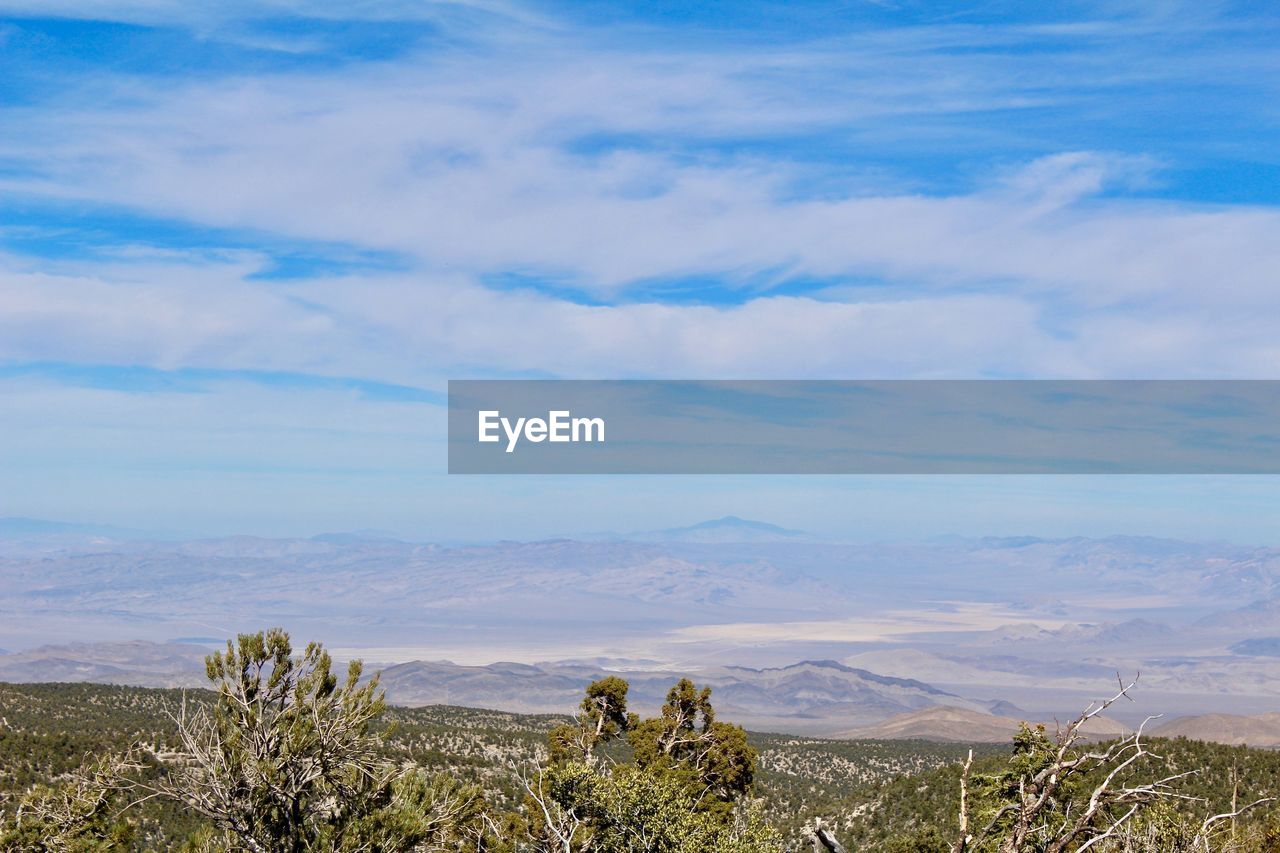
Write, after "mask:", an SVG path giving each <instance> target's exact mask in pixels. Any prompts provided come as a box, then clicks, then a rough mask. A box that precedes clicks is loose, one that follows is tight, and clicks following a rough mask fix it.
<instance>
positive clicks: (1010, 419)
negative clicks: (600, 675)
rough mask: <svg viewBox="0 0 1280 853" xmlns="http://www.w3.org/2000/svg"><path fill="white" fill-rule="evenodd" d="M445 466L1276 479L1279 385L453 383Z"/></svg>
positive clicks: (465, 469) (495, 470)
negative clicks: (1262, 476)
mask: <svg viewBox="0 0 1280 853" xmlns="http://www.w3.org/2000/svg"><path fill="white" fill-rule="evenodd" d="M449 472H450V473H451V474H1277V473H1280V381H1272V380H1265V381H1263V380H1152V381H1146V380H1105V381H1103V380H1099V381H1092V380H1089V381H1084V380H1080V381H1077V380H1011V381H989V380H885V381H782V380H761V381H738V382H726V381H706V382H702V381H649V380H621V381H613V380H600V381H596V380H452V381H450V382H449Z"/></svg>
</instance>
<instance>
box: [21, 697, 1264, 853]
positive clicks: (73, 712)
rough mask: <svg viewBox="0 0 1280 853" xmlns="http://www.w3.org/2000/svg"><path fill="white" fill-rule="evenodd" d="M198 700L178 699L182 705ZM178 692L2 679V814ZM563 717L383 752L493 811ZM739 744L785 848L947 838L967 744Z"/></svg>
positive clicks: (416, 735)
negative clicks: (820, 837) (756, 755)
mask: <svg viewBox="0 0 1280 853" xmlns="http://www.w3.org/2000/svg"><path fill="white" fill-rule="evenodd" d="M206 695H207V694H205V693H203V692H202V691H186V693H185V696H186V700H187V701H188V702H192V701H195V702H198V701H202V700H203V697H204V696H206ZM183 696H184V693H183V692H181V691H176V690H157V689H147V688H132V687H119V686H103V685H90V684H28V685H11V684H0V725H2V727H0V808H3V807H4V805H3V804H4V803H5V802H6V801H7V797H8V796H9V795H12V794H13V793H14V792H16V791H19V790H21V789H23V788H25V787H27V786H29V785H30V784H32V783H34V782H40V781H48V780H50V779H52V778H54V777H56V776H57V775H59V774H61V773H63V772H65V771H67V770H69V769H71V768H73V767H75V766H76V765H77V764H78V763H79V762H80V761H81V759H82V758H83V757H84V756H86V755H96V754H103V753H104V752H109V751H113V750H122V749H123V748H125V747H126V746H127V745H128V744H131V743H135V742H144V743H148V744H152V745H153V746H154V747H156V748H163V747H164V746H165V745H166V744H167V743H169V742H170V739H171V738H172V735H173V724H172V720H171V718H170V717H169V714H171V713H173V712H174V711H175V710H176V709H177V708H178V705H179V703H180V702H181V701H182V700H183ZM988 716H989V715H988ZM916 718H917V723H918V725H917V727H916V728H914V729H910V730H908V729H907V728H906V727H905V726H904V725H902V723H901V722H899V723H898V724H896V726H895V727H892V728H893V731H894V733H895V734H896V735H897V736H902V735H905V734H919V735H921V736H925V735H927V734H928V731H927V730H926V729H925V728H924V727H923V722H922V721H927V720H930V719H934V720H935V722H936V721H942V722H943V723H946V722H951V723H954V722H955V721H960V722H961V723H964V724H972V723H973V721H974V720H975V719H976V718H975V716H974V714H973V712H969V711H965V710H963V709H961V710H955V709H934V710H931V711H926V712H923V713H920V714H917V715H916ZM563 719H564V718H563V717H561V716H556V715H524V714H512V713H505V712H497V711H487V710H478V709H474V708H463V707H455V706H443V705H433V706H425V707H420V708H402V707H392V708H391V709H389V711H388V713H387V716H386V719H385V722H386V723H388V724H391V725H392V726H393V729H392V734H391V738H390V741H389V744H388V749H390V750H391V751H392V752H393V753H395V754H397V755H400V756H403V757H404V758H406V759H411V760H413V761H414V762H416V763H418V764H420V765H421V766H423V767H426V768H428V769H430V770H448V771H449V772H450V773H451V774H453V775H455V776H458V777H459V778H462V779H467V780H474V781H478V782H482V783H484V785H485V786H486V788H487V789H489V790H490V791H491V792H493V794H494V796H496V797H498V801H499V802H503V801H505V802H508V803H514V801H515V796H516V791H515V787H514V785H513V782H512V777H511V775H510V767H511V766H522V765H526V766H527V765H528V764H529V763H530V762H533V761H535V760H537V759H538V758H539V757H540V756H542V755H543V754H544V752H543V745H544V743H545V737H546V733H547V731H548V730H549V729H550V728H551V727H552V726H554V725H555V724H557V723H558V722H560V721H562V720H563ZM993 719H999V718H993ZM889 728H890V727H886V728H885V729H883V730H884V731H889ZM977 730H978V731H982V730H981V729H977ZM750 740H751V742H752V744H753V745H754V746H755V747H756V748H757V749H759V750H760V772H759V777H758V784H757V789H756V793H757V795H758V796H760V797H761V798H762V801H763V804H764V807H765V811H766V814H767V815H768V816H769V818H770V820H771V821H773V822H775V823H776V824H777V825H779V826H780V827H783V828H784V829H786V830H787V831H788V832H789V833H790V837H791V838H792V839H793V841H794V842H795V843H799V839H800V837H801V836H800V832H801V830H802V828H803V827H805V826H809V825H812V821H813V819H814V818H815V817H822V818H823V819H824V820H825V821H826V822H827V823H828V824H829V825H833V826H838V827H840V828H841V835H842V838H843V839H845V841H846V843H848V844H851V845H856V846H851V847H850V849H883V847H884V845H885V844H886V843H887V842H888V841H889V840H890V839H904V838H910V837H912V836H913V835H915V834H918V833H928V832H942V833H944V834H945V833H947V832H951V831H952V829H953V828H952V827H951V822H952V821H953V820H954V818H953V816H954V814H955V802H954V799H955V796H956V790H957V786H956V782H957V776H958V772H959V771H958V767H959V763H960V762H961V760H962V758H963V756H964V754H965V753H966V751H967V750H968V749H969V748H970V747H969V746H968V745H963V744H959V743H937V742H929V741H925V740H869V739H849V740H843V739H823V738H804V737H793V736H786V735H773V734H763V733H754V734H751V735H750ZM1153 744H1154V749H1155V751H1156V752H1157V753H1158V754H1159V755H1160V756H1162V759H1161V760H1160V767H1161V768H1164V767H1168V768H1174V769H1195V768H1200V767H1203V768H1206V770H1205V772H1203V773H1200V774H1198V775H1196V776H1194V777H1192V778H1190V779H1189V780H1187V781H1186V783H1185V790H1186V793H1188V794H1189V795H1193V796H1197V797H1204V798H1205V799H1206V802H1207V803H1208V804H1209V805H1210V806H1212V807H1215V808H1216V807H1219V806H1222V805H1224V804H1225V803H1226V802H1227V801H1229V799H1230V797H1231V781H1230V780H1231V779H1232V778H1233V777H1232V775H1231V774H1232V773H1233V772H1235V773H1237V774H1238V775H1239V778H1240V779H1241V784H1242V789H1241V792H1240V796H1241V797H1242V798H1243V797H1245V796H1250V797H1252V796H1255V795H1256V796H1261V795H1264V794H1274V793H1276V792H1278V791H1280V753H1277V752H1272V751H1264V750H1257V749H1248V748H1245V747H1230V746H1218V745H1213V744H1207V743H1201V742H1196V741H1188V740H1157V741H1154V742H1153ZM973 748H974V750H975V753H976V755H977V757H978V758H977V761H978V764H977V767H976V769H975V772H983V773H987V772H992V771H994V770H995V769H996V768H998V767H999V766H1001V764H1002V762H1003V761H1004V758H1003V756H1005V755H1007V752H1008V747H1007V746H1006V745H1004V744H994V743H992V744H982V743H979V744H974V745H973ZM1153 760H1154V759H1153ZM1148 769H1150V768H1148ZM1197 807H1198V806H1197ZM143 823H144V829H145V832H144V836H143V837H144V840H145V842H146V843H147V844H148V845H150V849H155V848H165V847H169V846H172V845H173V843H174V841H175V839H177V838H179V837H181V836H182V835H183V833H185V832H189V831H190V830H191V829H192V824H191V822H190V819H189V818H188V817H187V816H185V815H183V814H180V813H177V812H175V811H172V810H169V809H166V808H164V807H161V806H158V805H151V806H148V807H147V809H146V810H145V812H144V822H143ZM922 849H932V848H927V847H926V848H922Z"/></svg>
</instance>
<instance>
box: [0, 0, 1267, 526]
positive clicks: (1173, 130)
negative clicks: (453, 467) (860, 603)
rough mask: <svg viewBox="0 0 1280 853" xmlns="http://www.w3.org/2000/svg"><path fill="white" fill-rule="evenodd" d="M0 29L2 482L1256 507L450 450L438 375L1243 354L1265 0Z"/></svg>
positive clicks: (144, 516)
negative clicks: (685, 474) (535, 475)
mask: <svg viewBox="0 0 1280 853" xmlns="http://www.w3.org/2000/svg"><path fill="white" fill-rule="evenodd" d="M0 19H2V20H0V395H2V396H0V400H3V404H4V405H3V409H0V515H4V514H13V515H35V516H44V517H55V518H69V519H71V520H98V521H103V522H111V523H116V524H125V525H129V526H140V527H161V528H167V529H181V530H191V531H199V532H229V531H233V530H235V531H252V532H264V533H286V532H287V533H294V532H315V531H317V530H322V529H335V528H348V529H349V528H356V527H382V528H388V527H389V528H392V529H399V530H402V531H404V532H406V533H415V534H420V535H441V536H445V535H449V534H450V533H457V534H459V535H464V536H476V535H486V534H487V535H519V536H525V535H542V534H549V533H562V532H572V531H576V530H584V529H603V528H611V529H629V528H645V527H665V526H670V525H671V524H675V523H683V522H687V521H692V520H696V519H697V518H700V517H704V516H714V515H722V514H728V513H734V514H738V515H756V516H763V517H766V518H768V519H770V520H775V521H778V522H780V523H786V524H788V525H789V526H796V527H806V526H809V527H812V526H818V527H822V528H824V529H826V530H829V531H833V532H834V531H842V530H853V529H855V528H860V527H861V528H867V529H868V530H869V531H870V532H874V531H878V530H886V529H898V528H901V529H903V530H910V529H914V528H915V527H919V526H924V527H927V528H928V530H924V531H922V532H926V533H928V532H952V531H953V530H957V529H959V530H961V531H962V532H985V531H986V530H988V529H991V530H992V531H993V532H995V530H994V529H995V528H999V529H1000V530H1006V531H1009V532H1022V531H1023V530H1026V531H1029V532H1108V531H1109V530H1110V528H1121V529H1130V528H1133V529H1134V532H1174V531H1185V530H1186V529H1187V528H1188V525H1189V524H1194V525H1197V527H1196V528H1195V529H1196V530H1197V531H1201V532H1202V533H1203V535H1205V536H1211V535H1229V536H1231V537H1232V538H1242V539H1249V538H1254V539H1262V538H1267V539H1269V538H1270V537H1272V536H1273V534H1271V533H1270V532H1269V529H1270V528H1269V525H1268V524H1267V523H1266V519H1267V517H1268V516H1269V515H1271V516H1272V517H1273V513H1274V511H1275V509H1276V506H1275V505H1274V501H1273V499H1272V498H1271V497H1270V495H1271V494H1272V493H1273V492H1274V491H1275V490H1274V489H1267V488H1260V487H1258V485H1257V483H1258V482H1260V481H1252V482H1253V483H1254V485H1240V486H1237V485H1232V483H1234V482H1235V481H1228V480H1216V481H1213V482H1212V483H1210V482H1209V481H1207V480H1186V481H1182V482H1180V483H1179V484H1177V485H1176V487H1175V486H1172V485H1170V483H1169V482H1168V481H1163V482H1161V483H1154V482H1148V481H1126V482H1120V481H1114V480H1111V481H1108V480H1097V481H1093V482H1090V483H1089V484H1080V483H1074V482H1073V483H1068V482H1059V483H1058V485H1056V486H1053V485H1048V484H1049V483H1050V482H1051V481H1039V482H1032V481H1029V480H1020V481H1018V482H1016V483H1015V482H1009V483H1004V484H1001V485H999V486H998V487H997V486H993V485H992V483H991V482H989V481H977V480H975V481H972V482H971V483H970V485H969V486H965V482H967V481H962V480H954V479H953V480H948V481H946V482H941V481H938V482H935V481H928V480H920V481H912V484H911V486H910V488H907V486H906V485H904V484H903V483H898V484H896V485H890V484H886V483H884V482H882V481H869V480H867V481H855V480H852V479H849V480H829V481H827V480H824V481H821V482H819V481H806V480H796V481H790V480H788V481H783V480H778V479H761V480H752V481H751V482H750V483H749V484H748V483H747V482H745V481H741V480H737V481H709V480H701V479H699V480H692V479H689V480H680V479H675V480H663V481H644V482H638V481H635V480H627V479H618V480H596V479H592V480H572V481H569V480H560V481H549V480H541V479H531V480H524V481H520V482H510V481H499V480H487V481H469V482H465V483H463V482H459V481H458V480H457V479H456V478H455V479H452V480H450V479H449V478H447V477H445V476H443V474H442V471H443V468H444V448H443V441H442V438H443V437H442V433H443V428H444V415H443V410H442V409H441V406H440V398H441V394H442V392H443V390H444V383H445V381H446V380H447V379H448V378H450V377H455V378H456V377H489V376H501V377H505V376H534V377H544V376H545V377H584V378H585V377H590V378H627V377H654V378H665V377H670V378H721V377H735V378H791V377H794V378H912V377H992V378H1002V377H1070V378H1101V377H1138V378H1145V377H1151V378H1163V377H1195V378H1212V377H1231V378H1246V377H1265V378H1280V344H1278V343H1277V341H1280V292H1278V290H1277V285H1278V284H1280V210H1278V207H1280V144H1278V143H1280V139H1278V137H1280V133H1278V130H1280V92H1277V89H1278V88H1280V53H1278V52H1277V51H1276V50H1275V49H1274V46H1275V44H1277V38H1278V37H1280V13H1278V12H1277V11H1276V10H1275V8H1274V6H1272V5H1271V4H1265V3H1253V4H1249V3H1212V2H1209V3H1205V2H1199V3H1190V2H1186V3H1184V2H1151V3H1141V2H1120V3H1115V2H1109V3H1062V4H1030V3H999V2H996V3H980V4H979V3H935V2H931V3H924V2H916V3H913V2H901V3H894V2H869V0H868V2H856V0H847V2H821V3H778V2H760V3H757V2H749V0H748V1H746V2H717V3H696V4H695V3H674V2H649V3H620V2H576V3H542V2H534V3H507V2H501V0H494V1H493V2H490V0H476V2H461V3H435V2H422V1H421V0H417V1H416V2H410V1H409V0H387V2H370V3H359V4H352V3H338V2H323V0H317V2H307V0H264V2H255V3H247V2H222V3H215V4H191V3H184V2H177V0H131V2H112V0H39V2H37V0H25V2H24V0H0ZM903 482H904V483H905V481H903ZM887 490H889V491H887ZM1099 490H1102V493H1105V494H1106V495H1111V496H1112V497H1111V498H1105V497H1100V494H1101V493H1100V492H1099ZM1170 492H1172V493H1174V494H1177V495H1179V496H1180V498H1179V499H1178V500H1177V501H1173V502H1172V503H1171V502H1170V500H1169V498H1168V494H1169V493H1170ZM890 493H892V494H893V495H902V494H908V495H914V498H912V499H909V500H908V499H901V500H899V499H890V498H888V497H886V496H887V495H889V494H890ZM958 494H964V495H966V497H957V495H958ZM1237 494H1241V495H1248V496H1249V502H1248V506H1250V507H1254V508H1255V510H1254V511H1247V512H1246V511H1241V510H1240V507H1239V506H1238V503H1239V501H1238V500H1237V499H1235V498H1232V497H1231V496H1232V495H1237ZM833 496H834V497H833ZM989 501H995V502H996V503H995V504H989V503H988V502H989ZM997 504H998V506H999V508H998V509H997V507H996V505H997ZM1228 505H1229V506H1232V507H1234V508H1235V509H1236V511H1235V512H1232V513H1228V512H1222V513H1221V517H1220V518H1219V514H1218V510H1216V509H1214V508H1217V507H1223V506H1228ZM833 506H841V507H843V509H841V510H839V511H837V510H836V509H833V508H832V507H833ZM973 506H983V507H985V508H986V509H984V513H985V514H983V513H977V512H974V511H972V510H970V509H964V508H963V507H973ZM1099 506H1106V507H1108V508H1109V509H1108V510H1107V511H1105V512H1099V511H1096V508H1097V507H1099ZM1122 506H1123V507H1128V508H1129V509H1128V510H1126V511H1125V512H1123V513H1121V512H1120V511H1119V510H1118V509H1117V507H1122ZM1153 507H1159V508H1160V509H1159V511H1156V510H1154V509H1153ZM868 514H869V515H868ZM1215 519H1216V520H1215ZM806 521H807V522H808V524H806Z"/></svg>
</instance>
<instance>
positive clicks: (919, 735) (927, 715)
mask: <svg viewBox="0 0 1280 853" xmlns="http://www.w3.org/2000/svg"><path fill="white" fill-rule="evenodd" d="M1024 719H1025V718H1019V717H1008V716H998V715H996V714H984V713H982V712H980V711H974V710H971V709H968V708H957V707H948V706H937V707H933V708H926V709H924V710H921V711H910V712H908V713H905V714H898V715H897V716H894V717H890V718H889V719H887V720H885V721H884V722H883V723H879V724H877V725H874V726H866V727H864V728H859V729H850V730H849V731H846V732H842V733H841V734H840V735H839V737H848V738H871V739H877V740H931V741H941V742H950V743H1008V742H1009V740H1010V739H1011V738H1012V737H1013V735H1014V733H1015V732H1017V731H1018V727H1019V726H1020V725H1022V722H1023V720H1024ZM1029 722H1032V723H1034V722H1036V721H1029ZM1042 724H1043V725H1044V726H1045V730H1046V731H1050V732H1052V731H1054V730H1055V728H1054V727H1055V725H1056V724H1055V723H1054V722H1053V721H1048V722H1043V723H1042ZM1080 730H1081V732H1083V737H1084V739H1086V740H1106V739H1110V738H1117V737H1124V736H1125V735H1127V734H1129V732H1130V731H1131V730H1130V729H1129V727H1128V726H1125V725H1123V724H1121V723H1117V722H1115V721H1114V720H1109V719H1107V718H1106V717H1094V718H1093V719H1092V720H1089V722H1088V723H1086V724H1085V725H1084V726H1082V727H1081V729H1080ZM1173 736H1174V735H1170V737H1173Z"/></svg>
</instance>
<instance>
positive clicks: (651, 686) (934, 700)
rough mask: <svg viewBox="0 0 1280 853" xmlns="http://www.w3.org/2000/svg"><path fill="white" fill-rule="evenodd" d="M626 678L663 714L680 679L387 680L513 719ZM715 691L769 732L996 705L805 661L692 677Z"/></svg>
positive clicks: (481, 674) (530, 671) (531, 669)
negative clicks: (516, 714) (929, 710)
mask: <svg viewBox="0 0 1280 853" xmlns="http://www.w3.org/2000/svg"><path fill="white" fill-rule="evenodd" d="M609 674H618V675H621V676H622V677H624V678H626V679H627V681H628V682H629V683H630V685H631V691H630V693H629V697H630V699H629V701H630V703H631V704H632V705H634V706H635V707H636V708H637V709H639V710H642V711H645V712H647V713H650V714H652V713H655V712H656V711H657V710H658V708H659V707H661V705H662V703H663V701H664V699H665V697H666V693H667V691H668V690H669V689H670V688H671V687H672V685H674V684H675V682H676V681H677V680H678V679H679V678H680V677H681V675H682V673H681V672H679V671H670V670H645V671H625V672H620V673H610V672H608V671H606V670H601V669H596V668H593V667H585V666H580V665H574V664H554V663H553V664H540V665H537V666H530V665H525V664H510V663H499V664H491V665H489V666H458V665H456V664H451V663H447V662H428V661H414V662H412V663H406V664H400V665H397V666H391V667H388V668H387V669H385V670H384V671H383V673H382V684H383V685H384V686H385V687H386V689H387V697H388V699H389V701H391V702H394V703H395V704H398V705H409V706H415V705H430V704H453V705H471V706H476V707H485V708H488V707H497V708H501V709H503V710H511V711H521V712H526V713H536V712H561V713H563V712H565V711H569V710H572V709H573V708H574V707H576V705H577V703H578V702H579V701H581V698H582V692H583V689H584V688H585V687H586V685H588V684H589V683H591V682H592V681H595V680H597V679H599V678H603V677H604V676H606V675H609ZM688 675H689V677H690V678H692V679H693V680H694V681H695V682H696V683H697V684H699V685H700V686H709V687H711V688H712V701H713V702H714V703H715V705H716V708H717V709H718V711H719V712H720V713H721V714H722V715H723V716H724V718H725V719H729V720H734V721H735V722H739V723H742V724H744V725H747V726H749V727H751V728H754V729H757V730H763V731H783V732H788V733H794V734H830V733H832V732H835V731H839V730H841V729H845V728H849V727H851V726H854V725H860V724H866V723H870V722H873V721H877V720H883V719H885V718H887V717H890V716H892V715H894V714H898V713H901V712H903V711H908V710H915V709H920V708H931V707H935V706H939V705H945V706H949V707H956V708H965V709H972V710H979V711H984V710H988V709H990V708H992V707H994V706H995V705H996V704H997V703H995V702H994V701H991V702H985V701H978V700H972V699H965V698H963V697H960V696H956V695H954V694H952V693H948V692H946V691H943V690H939V689H937V688H935V687H932V686H930V685H928V684H924V683H923V682H919V681H914V680H911V679H902V678H888V677H885V676H882V675H877V674H875V673H873V672H868V671H867V670H863V669H854V668H852V667H847V666H843V665H841V664H839V663H836V662H834V661H804V662H802V663H797V664H792V665H790V666H784V667H774V668H768V669H750V668H747V667H732V666H731V667H712V668H707V669H699V670H697V671H695V672H690V673H688Z"/></svg>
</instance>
